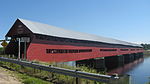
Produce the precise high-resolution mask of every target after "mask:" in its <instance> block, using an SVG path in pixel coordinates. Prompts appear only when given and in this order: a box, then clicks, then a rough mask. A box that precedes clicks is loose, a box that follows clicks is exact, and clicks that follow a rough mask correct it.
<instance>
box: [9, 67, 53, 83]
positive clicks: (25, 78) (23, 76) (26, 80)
mask: <svg viewBox="0 0 150 84" xmlns="http://www.w3.org/2000/svg"><path fill="white" fill-rule="evenodd" d="M7 71H8V72H9V74H11V75H12V76H14V77H16V78H17V79H18V80H19V81H20V82H22V83H23V84H52V83H50V82H47V81H44V80H41V79H39V78H35V77H31V76H28V75H26V74H21V73H18V72H16V71H12V70H8V69H7Z"/></svg>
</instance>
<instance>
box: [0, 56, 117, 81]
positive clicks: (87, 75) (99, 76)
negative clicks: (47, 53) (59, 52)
mask: <svg viewBox="0 0 150 84" xmlns="http://www.w3.org/2000/svg"><path fill="white" fill-rule="evenodd" d="M0 61H4V62H11V63H15V64H18V65H22V66H27V67H31V68H35V69H40V70H44V71H48V72H55V73H58V74H63V75H68V76H73V77H79V78H85V79H89V80H95V81H99V82H105V83H109V82H112V81H115V80H117V79H119V77H114V76H109V75H102V74H94V73H88V72H82V71H77V70H70V69H64V68H59V67H53V66H46V65H40V64H36V63H33V62H27V61H21V60H17V59H10V58H4V57H0Z"/></svg>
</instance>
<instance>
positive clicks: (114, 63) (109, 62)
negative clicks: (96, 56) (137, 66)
mask: <svg viewBox="0 0 150 84" xmlns="http://www.w3.org/2000/svg"><path fill="white" fill-rule="evenodd" d="M105 65H106V67H107V69H108V70H110V69H113V68H116V67H119V66H123V65H124V57H123V56H122V55H117V56H110V57H105Z"/></svg>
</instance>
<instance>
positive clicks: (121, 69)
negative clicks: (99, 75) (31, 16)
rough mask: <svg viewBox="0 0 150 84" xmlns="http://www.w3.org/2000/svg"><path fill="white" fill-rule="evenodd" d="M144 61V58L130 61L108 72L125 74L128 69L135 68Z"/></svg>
mask: <svg viewBox="0 0 150 84" xmlns="http://www.w3.org/2000/svg"><path fill="white" fill-rule="evenodd" d="M143 61H144V58H140V59H137V60H134V61H133V62H130V63H128V64H125V65H123V66H120V67H118V68H115V69H112V70H108V73H110V74H113V73H117V74H125V73H126V72H128V71H130V70H132V69H133V68H135V67H136V66H138V65H139V64H140V63H142V62H143Z"/></svg>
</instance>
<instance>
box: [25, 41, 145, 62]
mask: <svg viewBox="0 0 150 84" xmlns="http://www.w3.org/2000/svg"><path fill="white" fill-rule="evenodd" d="M46 49H92V52H86V53H55V54H54V53H46ZM100 49H117V51H113V52H109V51H108V52H106V51H105V52H104V51H100ZM126 49H140V48H126ZM138 52H143V50H138V51H137V50H135V51H120V48H99V47H82V46H71V45H48V44H40V43H30V45H29V47H28V50H27V59H28V60H39V61H45V62H67V61H76V60H83V59H90V58H96V57H107V56H115V55H122V54H130V53H138Z"/></svg>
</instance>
